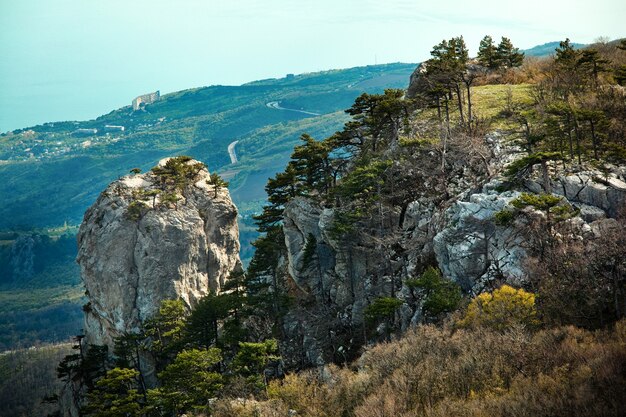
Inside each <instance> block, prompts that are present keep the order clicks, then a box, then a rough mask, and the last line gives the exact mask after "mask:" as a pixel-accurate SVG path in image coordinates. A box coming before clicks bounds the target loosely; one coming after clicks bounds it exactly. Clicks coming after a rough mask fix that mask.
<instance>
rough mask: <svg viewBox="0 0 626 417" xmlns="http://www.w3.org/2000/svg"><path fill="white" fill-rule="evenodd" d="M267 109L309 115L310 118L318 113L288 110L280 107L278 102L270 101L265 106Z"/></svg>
mask: <svg viewBox="0 0 626 417" xmlns="http://www.w3.org/2000/svg"><path fill="white" fill-rule="evenodd" d="M265 105H266V106H267V107H269V108H270V109H276V110H287V111H295V112H297V113H303V114H309V115H311V116H319V115H320V114H319V113H314V112H312V111H305V110H297V109H288V108H286V107H281V106H280V103H279V102H278V101H270V102H269V103H266V104H265Z"/></svg>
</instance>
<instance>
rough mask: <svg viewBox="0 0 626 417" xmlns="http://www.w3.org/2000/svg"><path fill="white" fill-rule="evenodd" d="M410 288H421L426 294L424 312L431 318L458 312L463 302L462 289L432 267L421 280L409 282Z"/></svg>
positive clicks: (421, 276)
mask: <svg viewBox="0 0 626 417" xmlns="http://www.w3.org/2000/svg"><path fill="white" fill-rule="evenodd" d="M406 285H407V286H408V287H409V288H419V289H422V290H423V291H424V293H425V298H424V306H423V308H424V312H425V313H426V314H428V315H430V316H433V317H435V316H437V315H439V314H441V313H449V312H452V311H454V310H456V309H457V308H458V306H459V303H460V302H461V298H462V295H461V287H460V286H459V285H458V284H456V283H454V282H451V281H449V280H446V279H444V278H443V277H442V276H441V272H440V271H439V270H438V269H436V268H433V267H432V266H431V267H428V268H427V269H426V271H424V272H423V273H422V275H420V277H419V278H417V279H414V280H408V281H407V282H406Z"/></svg>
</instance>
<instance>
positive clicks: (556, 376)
mask: <svg viewBox="0 0 626 417" xmlns="http://www.w3.org/2000/svg"><path fill="white" fill-rule="evenodd" d="M269 396H270V400H269V401H267V402H262V403H254V404H253V405H250V404H248V406H247V407H248V409H247V410H248V411H246V409H245V408H241V407H243V406H241V405H239V407H240V408H239V409H237V410H238V411H237V413H239V414H236V413H235V414H233V412H232V411H231V412H230V414H229V413H228V412H225V411H219V412H217V411H216V414H215V415H216V416H222V417H225V416H231V415H255V416H267V417H269V416H290V415H295V416H306V417H318V416H322V417H324V416H328V417H331V416H332V417H337V416H355V417H387V416H389V417H391V416H399V417H403V416H404V417H409V416H411V417H414V416H441V417H443V416H491V417H497V416H520V417H525V416H582V415H584V416H617V415H624V413H626V402H624V400H625V399H626V321H625V320H622V321H620V322H618V323H617V324H616V325H615V328H614V329H613V330H611V331H608V330H606V331H597V332H590V331H587V330H583V329H579V328H575V327H558V328H553V329H547V330H541V331H538V332H535V333H532V332H529V331H527V330H526V329H524V328H521V327H513V328H510V329H509V330H508V331H505V332H503V333H501V332H494V331H490V330H487V329H474V330H454V329H451V328H443V329H442V328H437V327H434V326H420V327H418V328H416V329H415V330H413V331H411V332H409V333H408V334H406V335H405V336H404V337H403V338H402V339H400V340H398V341H394V342H389V343H384V344H380V345H377V346H375V347H373V348H371V349H369V350H368V351H367V352H366V353H365V355H363V357H362V358H361V359H360V360H359V361H358V369H356V370H350V369H346V368H338V367H334V366H332V367H328V368H326V369H324V370H321V371H306V372H302V373H300V374H292V375H288V376H287V377H286V378H285V379H284V380H283V381H280V382H278V381H277V382H274V383H272V385H271V387H270V389H269ZM251 404H252V403H251ZM220 410H223V409H220ZM250 410H253V411H250ZM289 410H291V411H289ZM251 412H254V414H250V413H251Z"/></svg>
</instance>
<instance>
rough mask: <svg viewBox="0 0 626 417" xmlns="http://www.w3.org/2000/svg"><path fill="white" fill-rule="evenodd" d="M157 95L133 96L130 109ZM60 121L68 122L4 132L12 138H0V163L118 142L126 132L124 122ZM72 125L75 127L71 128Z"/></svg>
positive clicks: (142, 106) (141, 107) (142, 126)
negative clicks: (95, 124) (89, 124)
mask: <svg viewBox="0 0 626 417" xmlns="http://www.w3.org/2000/svg"><path fill="white" fill-rule="evenodd" d="M160 98H161V94H160V91H155V92H153V93H148V94H143V95H140V96H138V97H135V98H134V99H133V100H132V102H131V107H132V112H133V113H134V112H139V111H145V107H146V106H147V105H148V104H152V103H155V102H157V101H159V100H160ZM131 115H132V113H131ZM164 121H165V118H164V117H161V118H159V119H158V121H157V124H160V123H162V122H164ZM63 124H68V126H67V127H65V126H63V127H62V128H61V129H59V126H56V128H55V125H57V124H55V123H44V124H43V126H42V127H43V129H39V128H38V129H37V130H34V129H28V130H22V131H17V132H9V133H6V134H4V135H3V136H5V137H9V138H11V139H9V141H7V142H5V143H4V144H3V143H2V142H4V141H0V163H2V162H5V163H6V162H8V161H24V160H42V159H48V158H53V157H58V156H63V155H67V154H69V153H75V152H80V151H81V150H84V149H85V148H89V147H92V146H96V145H99V144H106V143H114V142H118V141H120V140H122V139H123V138H124V136H125V134H127V133H128V132H129V130H128V128H127V127H126V126H123V125H117V124H105V125H104V126H102V127H101V128H93V127H80V126H81V123H80V122H71V123H68V122H64V123H63ZM152 126H153V125H152V124H138V125H135V126H133V129H132V130H133V131H135V132H137V131H142V130H146V129H148V128H150V127H152ZM72 127H74V128H73V130H72ZM48 129H49V130H48ZM81 139H82V140H81ZM2 145H4V146H2Z"/></svg>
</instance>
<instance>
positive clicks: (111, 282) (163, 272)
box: [77, 159, 241, 345]
mask: <svg viewBox="0 0 626 417" xmlns="http://www.w3.org/2000/svg"><path fill="white" fill-rule="evenodd" d="M168 161H172V160H171V159H170V160H168V159H166V160H162V161H161V162H160V163H159V166H158V167H157V169H156V170H153V171H151V172H148V173H146V174H135V175H129V176H126V177H123V178H121V179H119V180H118V181H115V182H113V183H112V184H111V185H109V186H108V187H107V189H106V190H105V191H103V192H102V194H101V195H100V197H99V198H98V200H97V201H96V202H95V203H94V205H93V206H92V207H91V208H89V210H88V211H87V212H86V214H85V218H84V220H83V223H82V225H81V227H80V231H79V233H78V246H79V251H78V258H77V261H78V263H79V264H80V268H81V276H82V280H83V282H84V285H85V289H86V293H87V295H88V297H89V304H88V305H87V307H86V308H85V310H86V314H85V337H86V341H87V342H88V343H92V344H99V345H102V344H106V345H111V343H112V340H113V338H114V337H116V336H118V335H120V334H121V333H123V332H133V331H137V330H138V328H139V327H140V325H141V323H142V322H143V321H144V320H146V319H147V318H149V317H151V316H152V315H153V314H154V313H155V312H156V310H157V309H158V308H159V304H160V302H161V301H162V300H164V299H174V298H181V299H183V300H184V302H185V303H186V304H187V306H189V307H191V306H193V305H194V303H195V302H196V301H197V300H198V299H199V298H201V297H202V296H204V295H207V294H208V293H209V292H210V291H214V292H219V291H220V289H221V288H222V286H223V285H224V282H225V280H227V279H228V276H229V274H230V273H231V271H233V270H235V269H239V268H241V264H240V261H239V240H238V239H239V232H238V227H237V209H236V208H235V206H234V205H233V203H232V201H231V199H230V195H229V193H228V191H227V190H226V189H225V188H218V189H215V188H214V187H213V186H212V185H209V183H208V182H207V180H209V178H210V177H209V173H208V171H207V170H206V169H205V168H204V167H203V166H201V165H197V162H195V161H193V160H188V161H185V162H182V163H179V164H178V166H175V164H173V163H172V162H168ZM179 162H180V161H179ZM181 167H190V171H189V172H185V173H184V174H183V175H179V177H178V178H177V177H176V175H177V174H176V172H168V170H169V171H176V169H178V170H180V169H182V168H181ZM191 167H196V168H194V169H195V171H193V172H192V169H191ZM170 168H173V169H170ZM209 182H210V181H209ZM170 183H175V184H174V185H173V186H172V185H171V184H170ZM168 184H169V185H168Z"/></svg>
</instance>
